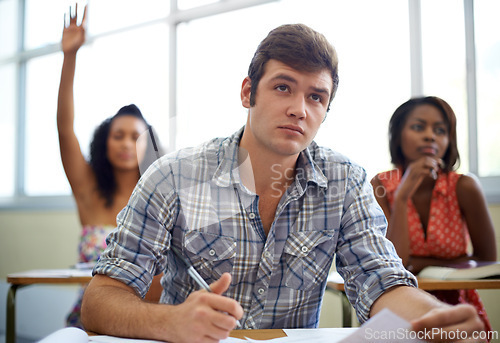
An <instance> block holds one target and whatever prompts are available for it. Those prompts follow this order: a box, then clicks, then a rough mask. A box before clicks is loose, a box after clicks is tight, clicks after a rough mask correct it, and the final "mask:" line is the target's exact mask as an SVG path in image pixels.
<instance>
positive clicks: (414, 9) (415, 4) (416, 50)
mask: <svg viewBox="0 0 500 343" xmlns="http://www.w3.org/2000/svg"><path fill="white" fill-rule="evenodd" d="M408 9H409V23H410V71H411V96H412V97H417V96H422V95H423V92H424V85H423V75H424V74H423V67H422V15H421V6H420V0H408Z"/></svg>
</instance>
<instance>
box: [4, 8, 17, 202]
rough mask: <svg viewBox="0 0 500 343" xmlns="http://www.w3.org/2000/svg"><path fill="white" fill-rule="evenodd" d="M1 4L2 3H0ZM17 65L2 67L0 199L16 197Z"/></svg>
mask: <svg viewBox="0 0 500 343" xmlns="http://www.w3.org/2000/svg"><path fill="white" fill-rule="evenodd" d="M0 4H1V2H0ZM16 71H17V68H16V65H15V64H7V65H4V66H1V67H0V127H1V128H2V133H1V134H0V146H1V147H2V167H1V168H0V180H3V181H2V182H0V197H3V196H12V195H14V186H15V184H14V180H15V178H14V175H15V174H14V171H15V165H16V161H15V152H16V150H15V146H16V131H17V130H16V115H15V113H16V97H17V92H16V89H17V87H16Z"/></svg>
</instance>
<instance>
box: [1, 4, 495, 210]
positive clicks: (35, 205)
mask: <svg viewBox="0 0 500 343" xmlns="http://www.w3.org/2000/svg"><path fill="white" fill-rule="evenodd" d="M275 1H279V0H225V1H219V2H214V3H211V4H207V5H203V6H200V7H195V8H189V9H186V10H179V9H178V8H177V0H170V13H169V15H168V16H166V17H164V18H160V19H156V20H152V21H148V22H144V23H141V24H138V25H137V24H136V25H131V26H129V27H125V28H120V29H117V30H113V31H110V32H105V33H102V34H99V35H96V36H90V37H88V38H87V42H86V43H85V44H91V43H92V41H94V40H95V39H97V38H101V37H104V36H108V35H112V34H116V33H119V32H124V31H128V30H133V29H136V28H138V27H140V26H146V25H152V24H155V23H157V22H159V21H161V22H163V21H166V22H167V24H168V26H169V35H170V36H169V52H168V53H169V81H168V82H169V94H168V98H169V105H168V106H169V115H170V123H171V124H172V125H170V127H169V142H168V143H169V146H170V147H173V148H174V149H175V143H176V134H177V132H176V128H175V117H176V115H177V113H176V111H177V93H176V84H177V58H178V56H177V26H178V25H179V24H181V23H185V22H189V21H193V20H197V19H200V18H204V17H207V16H213V15H218V14H222V13H226V12H231V11H235V10H239V9H243V8H248V7H252V6H258V5H262V4H266V3H270V2H275ZM420 1H421V0H408V5H409V6H408V8H409V13H408V15H409V25H410V27H409V40H410V68H411V70H410V73H411V96H421V95H423V76H424V75H423V68H422V35H421V25H422V23H421V2H420ZM463 5H464V22H465V28H466V30H465V42H466V56H464V58H466V61H467V63H466V66H467V67H466V68H467V70H466V75H467V80H466V89H467V107H468V113H467V118H468V142H469V143H468V144H469V146H468V148H469V161H468V162H469V172H470V173H472V174H475V175H479V166H478V134H477V120H478V118H477V103H476V99H477V98H476V60H475V53H476V52H475V33H474V0H463ZM17 14H18V19H17V21H18V25H17V26H18V29H17V31H18V39H17V42H18V44H17V53H15V54H14V55H12V56H8V57H6V58H2V59H0V66H1V65H4V64H9V63H14V64H17V75H16V78H17V102H16V107H17V108H16V122H15V126H16V142H15V156H16V162H15V167H14V168H15V172H14V183H15V187H14V195H13V196H11V197H0V210H5V209H15V210H33V209H36V210H42V209H74V208H75V203H74V200H73V198H72V196H70V195H67V196H27V195H26V192H25V174H24V170H25V164H24V160H25V153H26V151H25V149H26V144H25V140H26V134H25V130H26V106H25V103H26V92H25V90H26V65H27V62H28V61H29V60H30V59H33V58H36V57H39V56H44V55H48V54H52V53H55V52H59V51H60V45H59V44H58V43H57V44H49V45H46V46H43V47H40V48H35V49H31V50H24V28H25V0H19V1H18V13H17ZM479 181H480V183H481V185H482V188H483V190H484V193H485V195H486V199H487V201H488V203H490V204H499V203H500V176H498V177H497V176H495V177H479Z"/></svg>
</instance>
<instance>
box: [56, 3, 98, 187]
mask: <svg viewBox="0 0 500 343" xmlns="http://www.w3.org/2000/svg"><path fill="white" fill-rule="evenodd" d="M77 12H78V7H76V9H75V13H74V16H73V15H72V14H71V8H70V20H69V25H66V23H65V24H64V31H63V37H62V41H61V47H62V51H63V53H64V60H63V66H62V71H61V83H60V85H59V95H58V99H57V130H58V133H59V146H60V152H61V159H62V163H63V166H64V171H65V172H66V176H67V178H68V181H69V183H70V185H71V188H72V190H73V193H74V194H75V196H78V195H79V194H80V192H81V191H82V190H84V189H86V188H87V186H88V182H89V179H90V178H91V177H92V176H91V175H92V171H91V168H90V166H89V165H88V163H87V162H86V160H85V158H84V157H83V155H82V152H81V150H80V144H79V143H78V139H77V137H76V135H75V131H74V127H73V126H74V113H75V110H74V100H73V82H74V76H75V65H76V54H77V52H78V49H80V47H81V46H82V45H83V43H84V42H85V27H84V25H85V17H86V12H87V8H86V7H85V9H84V14H83V20H82V23H81V25H78V24H77Z"/></svg>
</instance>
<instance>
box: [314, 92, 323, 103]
mask: <svg viewBox="0 0 500 343" xmlns="http://www.w3.org/2000/svg"><path fill="white" fill-rule="evenodd" d="M311 99H312V100H313V101H316V102H321V100H322V99H323V98H322V97H321V96H319V95H318V94H312V95H311Z"/></svg>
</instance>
